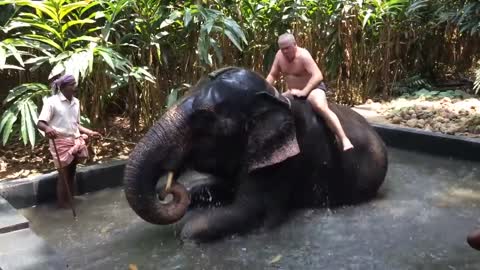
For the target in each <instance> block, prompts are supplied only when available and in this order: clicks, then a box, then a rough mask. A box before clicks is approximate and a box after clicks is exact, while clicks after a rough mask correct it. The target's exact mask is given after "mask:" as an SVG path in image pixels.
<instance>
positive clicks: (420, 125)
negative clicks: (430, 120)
mask: <svg viewBox="0 0 480 270" xmlns="http://www.w3.org/2000/svg"><path fill="white" fill-rule="evenodd" d="M417 127H419V128H423V127H425V120H424V119H419V120H418V121H417Z"/></svg>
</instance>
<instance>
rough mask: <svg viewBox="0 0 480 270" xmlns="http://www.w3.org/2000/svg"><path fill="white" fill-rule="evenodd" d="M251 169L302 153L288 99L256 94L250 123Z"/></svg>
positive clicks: (249, 158) (249, 154)
mask: <svg viewBox="0 0 480 270" xmlns="http://www.w3.org/2000/svg"><path fill="white" fill-rule="evenodd" d="M247 132H248V147H247V164H248V171H249V172H251V171H253V170H256V169H260V168H264V167H267V166H271V165H274V164H277V163H279V162H282V161H284V160H286V159H288V158H290V157H293V156H295V155H297V154H298V153H300V148H299V146H298V142H297V136H296V130H295V121H294V118H293V115H292V113H291V111H290V108H289V104H288V102H284V101H281V100H280V99H278V98H276V97H274V96H272V95H271V94H270V93H266V92H262V93H259V94H257V95H256V96H255V101H254V104H253V106H252V112H251V115H250V118H249V121H248V122H247Z"/></svg>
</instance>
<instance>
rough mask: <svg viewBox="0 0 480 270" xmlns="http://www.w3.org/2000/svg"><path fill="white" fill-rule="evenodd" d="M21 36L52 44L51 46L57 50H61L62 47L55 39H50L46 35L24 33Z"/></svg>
mask: <svg viewBox="0 0 480 270" xmlns="http://www.w3.org/2000/svg"><path fill="white" fill-rule="evenodd" d="M23 38H26V39H31V40H36V41H38V42H41V43H45V44H47V45H50V46H52V47H53V48H55V49H56V50H58V51H59V52H62V51H63V48H62V47H61V46H60V45H58V44H57V43H56V42H55V41H53V40H52V39H50V38H48V37H45V36H42V35H36V34H27V35H24V36H23Z"/></svg>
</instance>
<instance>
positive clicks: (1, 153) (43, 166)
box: [0, 117, 143, 181]
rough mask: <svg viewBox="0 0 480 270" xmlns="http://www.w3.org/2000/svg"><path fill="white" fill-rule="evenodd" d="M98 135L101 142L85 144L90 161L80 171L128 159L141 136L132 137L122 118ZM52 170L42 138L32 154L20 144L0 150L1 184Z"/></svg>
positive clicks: (53, 168) (13, 144) (15, 143)
mask: <svg viewBox="0 0 480 270" xmlns="http://www.w3.org/2000/svg"><path fill="white" fill-rule="evenodd" d="M100 132H101V133H102V135H104V138H103V139H98V140H92V141H90V142H89V143H88V148H89V153H90V157H89V159H88V160H87V161H86V162H85V164H81V165H79V167H80V166H86V165H89V164H96V163H103V162H107V161H109V160H114V159H117V160H118V159H120V160H122V159H127V158H128V155H129V153H130V151H131V150H132V149H133V147H134V146H135V142H137V141H138V139H140V138H141V136H142V135H143V134H131V131H130V125H129V122H128V120H127V119H125V118H121V117H115V118H113V119H110V120H109V121H108V123H107V128H106V132H102V131H100ZM39 139H40V138H39ZM53 170H55V167H54V165H53V161H52V157H51V155H50V152H49V151H48V141H47V140H46V139H45V138H41V139H40V141H39V142H38V143H37V145H36V147H35V148H34V149H33V150H32V148H31V147H30V146H24V145H23V143H22V142H20V141H18V142H13V143H11V142H10V143H9V144H7V145H6V146H5V147H2V148H0V181H2V180H9V179H17V178H24V177H33V176H36V175H40V174H44V173H47V172H51V171H53Z"/></svg>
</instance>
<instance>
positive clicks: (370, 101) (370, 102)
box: [365, 98, 373, 104]
mask: <svg viewBox="0 0 480 270" xmlns="http://www.w3.org/2000/svg"><path fill="white" fill-rule="evenodd" d="M372 103H373V100H371V99H370V98H369V99H367V101H366V102H365V104H372Z"/></svg>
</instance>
